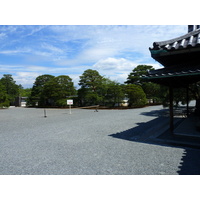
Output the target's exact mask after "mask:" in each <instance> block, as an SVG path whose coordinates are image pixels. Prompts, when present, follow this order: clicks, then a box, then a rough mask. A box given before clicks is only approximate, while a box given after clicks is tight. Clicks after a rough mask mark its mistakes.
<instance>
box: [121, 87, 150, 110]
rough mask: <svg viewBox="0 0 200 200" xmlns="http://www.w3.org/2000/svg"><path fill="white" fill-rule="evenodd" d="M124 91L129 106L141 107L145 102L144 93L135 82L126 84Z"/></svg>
mask: <svg viewBox="0 0 200 200" xmlns="http://www.w3.org/2000/svg"><path fill="white" fill-rule="evenodd" d="M125 92H126V94H127V96H128V98H129V106H130V107H143V106H145V105H146V104H147V99H146V94H145V93H144V91H143V89H142V87H141V86H139V85H135V84H129V85H126V86H125Z"/></svg>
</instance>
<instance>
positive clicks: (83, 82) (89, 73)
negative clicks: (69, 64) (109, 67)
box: [79, 69, 103, 92]
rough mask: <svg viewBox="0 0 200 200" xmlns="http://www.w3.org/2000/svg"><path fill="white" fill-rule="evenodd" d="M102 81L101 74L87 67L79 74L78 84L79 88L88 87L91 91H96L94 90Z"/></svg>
mask: <svg viewBox="0 0 200 200" xmlns="http://www.w3.org/2000/svg"><path fill="white" fill-rule="evenodd" d="M102 81H103V76H101V75H100V74H99V72H98V71H96V70H92V69H87V70H85V71H84V73H83V74H82V76H80V81H79V85H80V86H81V88H89V89H90V90H91V91H93V92H96V90H97V89H98V88H99V87H101V85H102Z"/></svg>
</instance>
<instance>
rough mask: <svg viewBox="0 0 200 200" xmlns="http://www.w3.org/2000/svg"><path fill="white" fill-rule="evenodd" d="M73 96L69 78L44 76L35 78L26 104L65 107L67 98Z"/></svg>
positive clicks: (71, 83)
mask: <svg viewBox="0 0 200 200" xmlns="http://www.w3.org/2000/svg"><path fill="white" fill-rule="evenodd" d="M75 94H76V90H75V88H74V84H73V82H72V79H71V78H70V77H69V76H67V75H60V76H57V77H55V76H52V75H48V74H45V75H41V76H38V77H37V78H36V80H35V83H34V85H33V88H32V91H31V95H30V98H29V100H28V102H29V105H33V106H35V105H36V102H38V106H65V105H66V101H67V96H70V95H75Z"/></svg>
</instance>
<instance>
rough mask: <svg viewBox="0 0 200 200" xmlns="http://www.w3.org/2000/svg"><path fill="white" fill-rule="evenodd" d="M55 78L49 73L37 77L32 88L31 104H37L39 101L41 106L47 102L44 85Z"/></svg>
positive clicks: (29, 100)
mask: <svg viewBox="0 0 200 200" xmlns="http://www.w3.org/2000/svg"><path fill="white" fill-rule="evenodd" d="M53 78H54V76H53V75H49V74H45V75H41V76H38V77H37V78H36V80H35V82H34V84H33V87H32V90H31V96H30V98H29V99H28V102H29V104H30V105H33V106H35V105H36V103H37V102H38V105H39V106H43V105H46V104H47V97H46V96H45V95H44V85H45V84H46V83H47V82H48V81H50V80H51V79H53Z"/></svg>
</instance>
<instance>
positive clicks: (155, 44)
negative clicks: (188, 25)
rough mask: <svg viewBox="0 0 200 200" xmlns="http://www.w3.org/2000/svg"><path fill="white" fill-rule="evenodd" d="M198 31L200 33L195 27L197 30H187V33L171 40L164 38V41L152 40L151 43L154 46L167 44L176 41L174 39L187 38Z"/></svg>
mask: <svg viewBox="0 0 200 200" xmlns="http://www.w3.org/2000/svg"><path fill="white" fill-rule="evenodd" d="M198 33H200V29H197V30H195V31H192V32H189V33H187V34H185V35H183V36H180V37H177V38H174V39H171V40H165V41H161V42H154V43H153V46H154V47H155V46H163V45H167V44H169V43H174V42H176V41H179V40H183V39H185V38H188V37H190V36H193V35H196V34H198ZM150 49H152V48H150Z"/></svg>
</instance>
